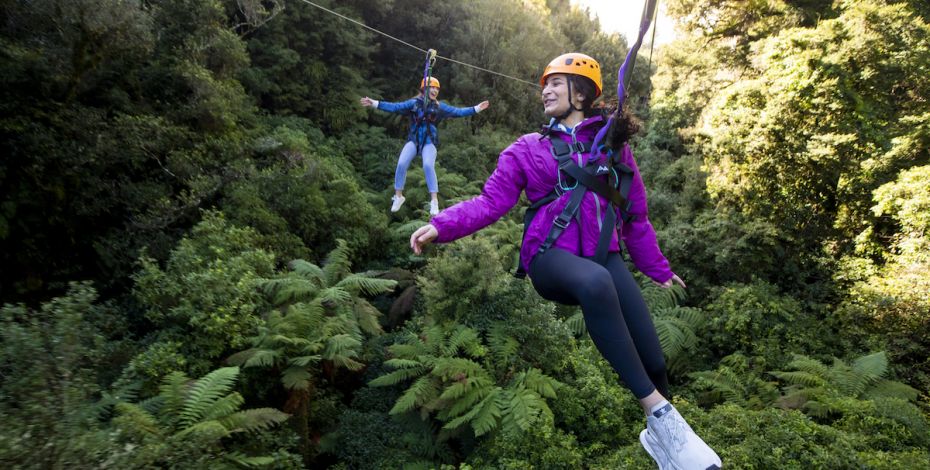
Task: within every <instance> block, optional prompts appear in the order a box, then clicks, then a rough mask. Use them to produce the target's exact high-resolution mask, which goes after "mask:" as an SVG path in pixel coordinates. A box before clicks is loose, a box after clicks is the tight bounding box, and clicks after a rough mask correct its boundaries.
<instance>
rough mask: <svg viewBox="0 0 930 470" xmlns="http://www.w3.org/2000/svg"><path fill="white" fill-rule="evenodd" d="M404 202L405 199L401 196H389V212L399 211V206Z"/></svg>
mask: <svg viewBox="0 0 930 470" xmlns="http://www.w3.org/2000/svg"><path fill="white" fill-rule="evenodd" d="M406 200H407V198H405V197H403V196H397V195H396V194H395V195H394V196H391V212H397V211H399V210H400V206H402V205H404V201H406Z"/></svg>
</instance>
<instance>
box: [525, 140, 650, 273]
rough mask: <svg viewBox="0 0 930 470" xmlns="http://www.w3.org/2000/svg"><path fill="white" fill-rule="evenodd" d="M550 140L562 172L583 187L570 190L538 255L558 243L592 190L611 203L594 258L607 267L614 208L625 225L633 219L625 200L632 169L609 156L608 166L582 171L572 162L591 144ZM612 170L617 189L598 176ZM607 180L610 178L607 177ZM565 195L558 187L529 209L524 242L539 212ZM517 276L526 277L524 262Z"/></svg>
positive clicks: (614, 214) (614, 220) (591, 166)
mask: <svg viewBox="0 0 930 470" xmlns="http://www.w3.org/2000/svg"><path fill="white" fill-rule="evenodd" d="M549 141H550V142H551V143H552V156H553V157H554V158H555V159H556V160H557V161H558V162H559V170H560V171H564V172H565V173H566V174H568V175H569V176H571V177H572V178H573V179H574V180H575V181H576V182H578V183H580V184H579V185H578V186H576V187H575V188H574V189H572V190H571V191H572V195H571V198H569V200H568V204H566V205H565V208H564V209H562V212H561V213H560V214H559V215H558V217H556V218H555V219H554V220H553V221H552V228H551V229H549V234H548V236H546V240H545V241H544V242H543V244H542V245H540V247H539V250H538V251H537V254H543V253H545V252H546V251H547V250H549V248H551V247H552V245H553V244H555V241H556V240H558V238H559V237H560V236H561V235H562V232H564V231H565V229H566V228H567V227H568V224H569V223H571V220H572V218H573V217H576V216H577V214H578V209H579V208H580V207H581V202H582V200H583V199H584V195H585V194H586V193H587V192H588V190H591V191H594V193H595V194H598V195H600V196H601V197H603V198H605V199H607V201H608V206H607V214H606V215H605V217H604V221H603V224H602V225H601V232H600V235H599V237H598V241H597V249H596V251H595V255H594V260H595V262H597V263H599V264H604V263H605V262H606V260H607V250H608V249H609V247H610V240H611V238H612V237H613V233H614V230H615V229H616V227H617V214H616V212H615V208H619V209H620V212H621V220H622V221H623V222H628V221H629V220H630V219H631V218H632V217H631V216H630V215H629V213H628V211H629V210H630V206H631V203H630V201H628V200H627V199H626V196H627V195H628V194H629V193H630V187H632V184H633V170H632V169H631V168H630V167H629V166H627V165H625V164H623V163H621V162H620V161H619V160H616V159H615V158H614V157H613V156H611V157H610V161H609V162H608V163H609V165H608V166H604V165H599V164H597V163H589V164H587V165H585V168H581V167H579V166H578V164H576V163H575V162H574V160H573V159H572V154H573V153H576V152H577V153H586V152H588V151H590V149H591V144H590V143H587V142H577V143H574V144H569V143H566V142H564V141H563V140H561V139H552V138H550V139H549ZM610 171H613V172H614V176H615V179H616V180H617V181H616V186H617V189H614V188H613V187H612V186H611V185H609V184H608V183H605V182H604V181H602V180H601V179H600V178H598V177H597V176H600V175H603V174H609V173H610ZM608 179H610V178H609V177H608ZM562 194H564V191H562V189H561V187H559V186H556V187H555V189H553V190H552V192H550V193H549V194H547V195H546V196H544V197H543V198H542V199H539V200H538V201H536V202H534V203H533V204H532V205H531V206H530V207H529V208H527V210H526V213H525V214H524V216H523V238H524V239H525V238H526V232H527V230H528V229H529V226H530V223H531V222H532V221H533V218H534V217H535V216H536V213H537V212H539V209H541V208H542V207H543V206H545V205H548V204H550V203H552V201H555V200H556V199H558V198H559V197H561V196H562ZM514 276H516V277H518V278H523V277H526V271H525V270H524V269H523V265H522V263H519V262H518V265H517V271H516V272H515V273H514Z"/></svg>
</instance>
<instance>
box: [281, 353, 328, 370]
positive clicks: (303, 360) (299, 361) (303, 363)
mask: <svg viewBox="0 0 930 470" xmlns="http://www.w3.org/2000/svg"><path fill="white" fill-rule="evenodd" d="M321 359H323V356H320V355H312V356H296V357H292V358H289V359H288V360H287V363H288V365H292V366H297V367H308V366H310V365H311V364H316V363H318V362H320V360H321Z"/></svg>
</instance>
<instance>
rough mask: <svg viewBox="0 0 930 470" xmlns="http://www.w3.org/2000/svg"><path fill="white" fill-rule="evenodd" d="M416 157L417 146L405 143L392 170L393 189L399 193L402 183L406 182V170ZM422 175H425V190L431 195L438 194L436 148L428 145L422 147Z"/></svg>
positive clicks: (402, 186)
mask: <svg viewBox="0 0 930 470" xmlns="http://www.w3.org/2000/svg"><path fill="white" fill-rule="evenodd" d="M415 156H417V144H415V143H413V142H410V141H407V143H406V144H405V145H404V148H403V149H402V150H401V151H400V157H399V158H398V159H397V169H396V170H394V189H395V190H397V191H400V190H402V189H404V183H405V182H406V181H407V168H409V167H410V162H412V161H413V157H415ZM422 157H423V173H424V174H425V175H426V189H428V190H429V192H431V193H438V192H439V182H438V181H436V146H435V145H433V144H432V143H428V144H426V145H424V146H423V152H422Z"/></svg>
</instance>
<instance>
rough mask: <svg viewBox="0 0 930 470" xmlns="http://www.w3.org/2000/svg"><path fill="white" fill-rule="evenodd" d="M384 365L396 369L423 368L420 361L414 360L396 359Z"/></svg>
mask: <svg viewBox="0 0 930 470" xmlns="http://www.w3.org/2000/svg"><path fill="white" fill-rule="evenodd" d="M384 365H386V366H389V367H392V368H394V369H410V368H412V367H421V366H422V364H420V361H414V360H412V359H402V358H394V359H388V360H386V361H384Z"/></svg>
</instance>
